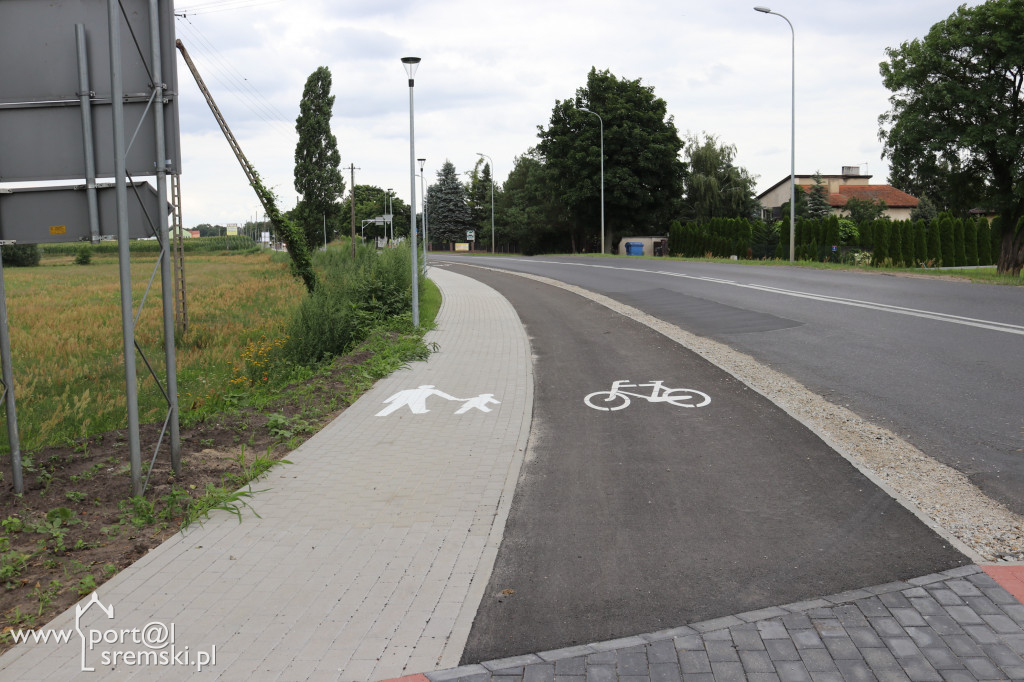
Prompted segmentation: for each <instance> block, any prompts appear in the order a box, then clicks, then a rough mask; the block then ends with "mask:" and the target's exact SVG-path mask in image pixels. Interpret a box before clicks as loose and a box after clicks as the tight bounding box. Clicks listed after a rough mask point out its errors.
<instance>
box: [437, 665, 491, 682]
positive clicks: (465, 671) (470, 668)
mask: <svg viewBox="0 0 1024 682" xmlns="http://www.w3.org/2000/svg"><path fill="white" fill-rule="evenodd" d="M424 674H425V675H426V676H427V679H428V680H430V681H431V682H449V681H450V680H458V679H460V678H463V677H470V676H472V675H480V674H484V675H487V676H488V677H490V671H489V670H488V669H487V668H485V667H483V666H482V665H479V664H476V665H463V666H459V667H458V668H448V669H447V670H435V671H433V672H429V673H424Z"/></svg>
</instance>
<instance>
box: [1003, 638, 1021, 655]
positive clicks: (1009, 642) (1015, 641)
mask: <svg viewBox="0 0 1024 682" xmlns="http://www.w3.org/2000/svg"><path fill="white" fill-rule="evenodd" d="M1000 639H1001V640H1003V643H1004V644H1006V646H1008V647H1010V649H1012V650H1013V651H1014V652H1015V653H1017V654H1018V655H1021V656H1024V635H1003V636H1002V637H1000Z"/></svg>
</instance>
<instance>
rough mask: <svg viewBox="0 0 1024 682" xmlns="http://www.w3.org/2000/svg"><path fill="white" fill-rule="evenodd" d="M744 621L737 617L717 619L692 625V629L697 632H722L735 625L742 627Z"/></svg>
mask: <svg viewBox="0 0 1024 682" xmlns="http://www.w3.org/2000/svg"><path fill="white" fill-rule="evenodd" d="M742 623H743V621H742V620H740V619H739V618H737V617H736V616H725V617H724V618H715V619H714V620H705V621H702V622H700V623H690V627H691V628H693V629H694V630H696V631H697V632H711V631H713V630H721V629H723V628H731V627H733V626H734V625H741V624H742Z"/></svg>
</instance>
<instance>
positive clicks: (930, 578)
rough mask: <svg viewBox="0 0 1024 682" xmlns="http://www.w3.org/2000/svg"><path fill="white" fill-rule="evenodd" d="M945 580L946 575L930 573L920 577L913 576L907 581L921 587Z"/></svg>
mask: <svg viewBox="0 0 1024 682" xmlns="http://www.w3.org/2000/svg"><path fill="white" fill-rule="evenodd" d="M942 580H945V576H942V575H939V574H938V573H931V574H929V575H923V576H921V577H920V578H911V579H910V580H908V581H907V582H908V583H910V584H911V585H915V586H918V587H920V586H921V585H931V584H932V583H937V582H941V581H942Z"/></svg>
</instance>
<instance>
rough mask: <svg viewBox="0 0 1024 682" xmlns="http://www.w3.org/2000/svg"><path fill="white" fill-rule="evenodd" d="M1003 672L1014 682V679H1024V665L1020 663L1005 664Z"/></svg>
mask: <svg viewBox="0 0 1024 682" xmlns="http://www.w3.org/2000/svg"><path fill="white" fill-rule="evenodd" d="M1000 667H1002V666H1000ZM1003 672H1004V673H1006V676H1007V677H1009V678H1010V679H1011V680H1014V682H1016V680H1024V666H1022V665H1012V666H1006V667H1004V668H1003Z"/></svg>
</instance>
